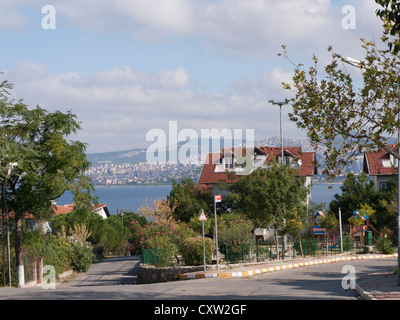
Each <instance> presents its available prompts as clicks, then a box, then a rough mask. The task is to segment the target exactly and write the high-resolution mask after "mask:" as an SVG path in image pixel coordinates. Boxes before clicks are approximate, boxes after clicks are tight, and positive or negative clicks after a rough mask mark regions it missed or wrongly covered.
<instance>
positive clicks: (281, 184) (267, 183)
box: [221, 161, 310, 236]
mask: <svg viewBox="0 0 400 320" xmlns="http://www.w3.org/2000/svg"><path fill="white" fill-rule="evenodd" d="M221 186H222V187H223V188H224V189H227V190H229V191H230V194H229V195H228V198H227V201H229V202H231V203H232V209H233V210H235V211H237V212H241V213H244V214H246V215H247V216H248V217H249V218H250V219H252V220H253V221H255V223H256V224H257V225H258V226H262V227H268V226H272V227H273V228H274V229H275V234H276V236H277V235H278V230H279V229H282V230H285V221H300V220H299V219H298V218H299V217H300V218H301V217H302V216H303V215H304V214H306V212H307V195H308V193H309V191H310V190H309V188H308V187H306V186H305V178H304V177H299V176H297V174H296V171H295V170H294V169H293V168H291V167H290V166H289V165H284V164H277V163H276V161H271V162H270V165H269V166H268V168H267V169H262V168H257V169H255V170H254V171H253V172H252V173H251V174H250V175H246V176H241V177H240V178H239V179H238V181H237V182H235V183H227V184H226V183H224V184H221Z"/></svg>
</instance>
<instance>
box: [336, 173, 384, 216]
mask: <svg viewBox="0 0 400 320" xmlns="http://www.w3.org/2000/svg"><path fill="white" fill-rule="evenodd" d="M340 190H341V194H335V195H334V199H333V200H332V201H331V203H330V204H329V211H331V212H333V213H335V215H336V216H338V213H339V208H341V212H342V219H343V221H347V220H348V219H349V218H350V217H351V216H352V215H353V212H354V211H355V210H359V209H360V207H361V205H363V204H368V205H370V206H373V207H375V206H377V205H379V194H378V192H376V191H375V187H374V183H373V182H372V181H370V180H369V179H368V176H367V175H366V174H365V173H361V174H360V175H359V176H356V175H355V174H354V173H348V174H347V177H346V180H345V181H344V182H343V185H342V186H341V187H340Z"/></svg>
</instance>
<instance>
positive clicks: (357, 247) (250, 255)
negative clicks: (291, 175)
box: [142, 236, 362, 267]
mask: <svg viewBox="0 0 400 320" xmlns="http://www.w3.org/2000/svg"><path fill="white" fill-rule="evenodd" d="M341 247H342V246H341V244H340V240H339V239H336V240H335V239H328V240H325V239H307V240H305V239H301V240H295V241H288V242H286V243H283V242H282V241H279V242H278V243H276V242H274V241H268V242H255V241H253V240H247V241H230V242H226V243H221V244H220V245H219V253H220V254H219V262H220V263H226V264H234V263H246V262H247V263H248V262H262V261H272V260H278V259H279V260H281V259H294V258H296V257H316V256H326V255H333V254H339V253H341ZM361 251H362V246H361V242H360V241H359V240H356V239H355V238H354V237H350V236H346V237H343V252H351V253H360V252H361ZM214 258H215V255H214ZM191 260H192V259H191ZM142 261H143V264H148V265H154V266H160V267H167V266H176V265H188V264H187V263H185V261H184V260H183V259H182V258H181V255H180V254H179V252H176V251H173V250H171V249H168V248H166V249H145V248H143V250H142ZM214 262H215V259H214Z"/></svg>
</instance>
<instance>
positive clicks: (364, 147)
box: [283, 0, 400, 178]
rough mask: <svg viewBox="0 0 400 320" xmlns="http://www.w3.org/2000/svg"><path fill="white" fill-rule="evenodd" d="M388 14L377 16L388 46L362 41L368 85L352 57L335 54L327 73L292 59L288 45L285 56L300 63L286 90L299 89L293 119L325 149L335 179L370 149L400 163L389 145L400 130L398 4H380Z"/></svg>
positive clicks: (315, 144)
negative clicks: (351, 65)
mask: <svg viewBox="0 0 400 320" xmlns="http://www.w3.org/2000/svg"><path fill="white" fill-rule="evenodd" d="M376 2H377V3H378V4H380V5H381V6H382V10H378V11H377V15H378V16H379V17H381V19H382V21H383V36H382V42H383V44H384V45H386V47H385V46H384V48H379V46H378V45H377V44H376V43H375V42H368V41H366V40H364V39H361V42H362V43H361V45H362V47H363V48H364V50H365V57H364V58H363V59H362V61H361V62H360V63H359V64H358V65H357V66H358V67H359V68H360V70H361V71H362V80H363V85H362V87H361V88H359V89H357V88H356V87H355V85H354V82H353V79H352V77H351V76H350V72H349V71H348V69H347V65H346V64H345V63H344V62H345V61H346V58H345V57H343V56H342V55H341V54H339V53H335V52H332V48H331V47H329V48H328V52H331V55H332V62H331V63H329V64H328V65H326V66H325V67H324V68H323V69H324V71H325V74H324V75H323V76H321V75H320V74H319V73H320V71H319V70H320V66H319V60H318V58H317V57H316V56H315V55H314V56H313V62H314V64H313V65H312V66H311V67H309V68H308V70H307V69H304V68H303V65H302V64H295V63H293V62H291V61H290V59H289V58H288V55H287V52H286V47H285V46H284V47H283V55H284V56H285V57H287V58H288V59H289V61H290V62H291V63H292V64H293V65H294V76H293V83H292V84H289V83H285V84H284V88H286V89H288V90H293V91H294V93H295V98H294V99H293V112H292V113H291V114H290V119H291V120H293V121H294V122H296V124H297V126H298V127H299V128H302V129H304V130H306V132H307V135H308V137H309V138H310V140H311V143H312V145H313V147H314V148H318V147H319V146H321V145H322V146H324V147H325V151H324V156H325V160H326V169H324V172H325V173H327V174H328V175H329V177H330V178H333V177H334V176H336V175H338V174H339V173H340V172H341V171H342V170H343V168H345V167H346V166H347V165H348V164H350V163H352V162H353V161H354V160H355V159H356V157H357V156H358V155H359V154H360V153H361V152H364V151H374V150H379V149H381V148H383V149H385V150H386V151H387V152H388V153H389V154H391V155H393V156H394V157H395V158H397V159H399V158H400V156H399V155H398V153H397V152H395V151H393V150H392V149H390V148H387V147H386V144H387V137H391V136H394V135H397V131H398V130H400V121H398V115H399V112H400V95H399V89H400V87H399V86H400V72H399V71H400V60H399V57H398V54H397V53H398V48H399V43H400V42H399V35H400V32H399V30H400V18H399V17H400V16H399V4H398V2H397V1H389V0H384V1H378V0H376Z"/></svg>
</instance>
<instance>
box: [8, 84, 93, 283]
mask: <svg viewBox="0 0 400 320" xmlns="http://www.w3.org/2000/svg"><path fill="white" fill-rule="evenodd" d="M10 89H12V85H11V84H9V83H8V82H7V81H4V82H3V83H2V84H1V85H0V97H1V99H0V147H1V150H2V151H1V153H0V154H1V156H2V163H3V164H5V166H3V169H2V171H1V179H2V180H3V181H4V180H6V183H7V190H6V193H7V199H8V205H9V210H10V211H13V213H14V216H15V251H16V259H17V261H16V262H17V278H18V279H17V280H18V281H17V282H18V285H19V286H23V285H24V264H23V246H22V221H23V218H24V217H25V216H26V214H30V215H32V216H33V217H34V218H35V219H42V218H46V217H49V216H50V215H51V214H53V211H52V209H51V204H52V201H54V200H55V199H57V198H59V197H60V196H61V195H62V194H63V193H64V192H65V191H67V190H71V191H72V192H73V193H74V197H75V199H76V200H78V201H79V200H82V201H80V203H84V202H85V201H83V199H85V200H88V199H89V197H90V191H91V190H93V186H92V185H91V182H90V180H88V179H87V178H86V177H85V176H84V175H83V173H84V171H85V170H86V169H87V168H88V167H89V163H88V161H87V159H86V155H85V150H86V145H85V144H83V143H81V142H79V141H70V140H67V137H68V136H69V135H71V134H74V133H76V132H77V131H78V130H80V125H79V123H78V122H77V121H76V116H75V115H74V114H72V113H71V112H70V111H69V112H67V113H62V112H60V111H56V112H53V113H50V112H48V111H46V110H45V109H42V108H40V107H39V106H37V107H36V108H29V107H28V106H27V105H25V104H24V103H23V101H22V100H19V101H14V100H11V99H9V90H10ZM11 163H13V164H14V167H13V168H12V169H10V166H9V164H11ZM77 186H79V187H77ZM82 194H85V196H82Z"/></svg>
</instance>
